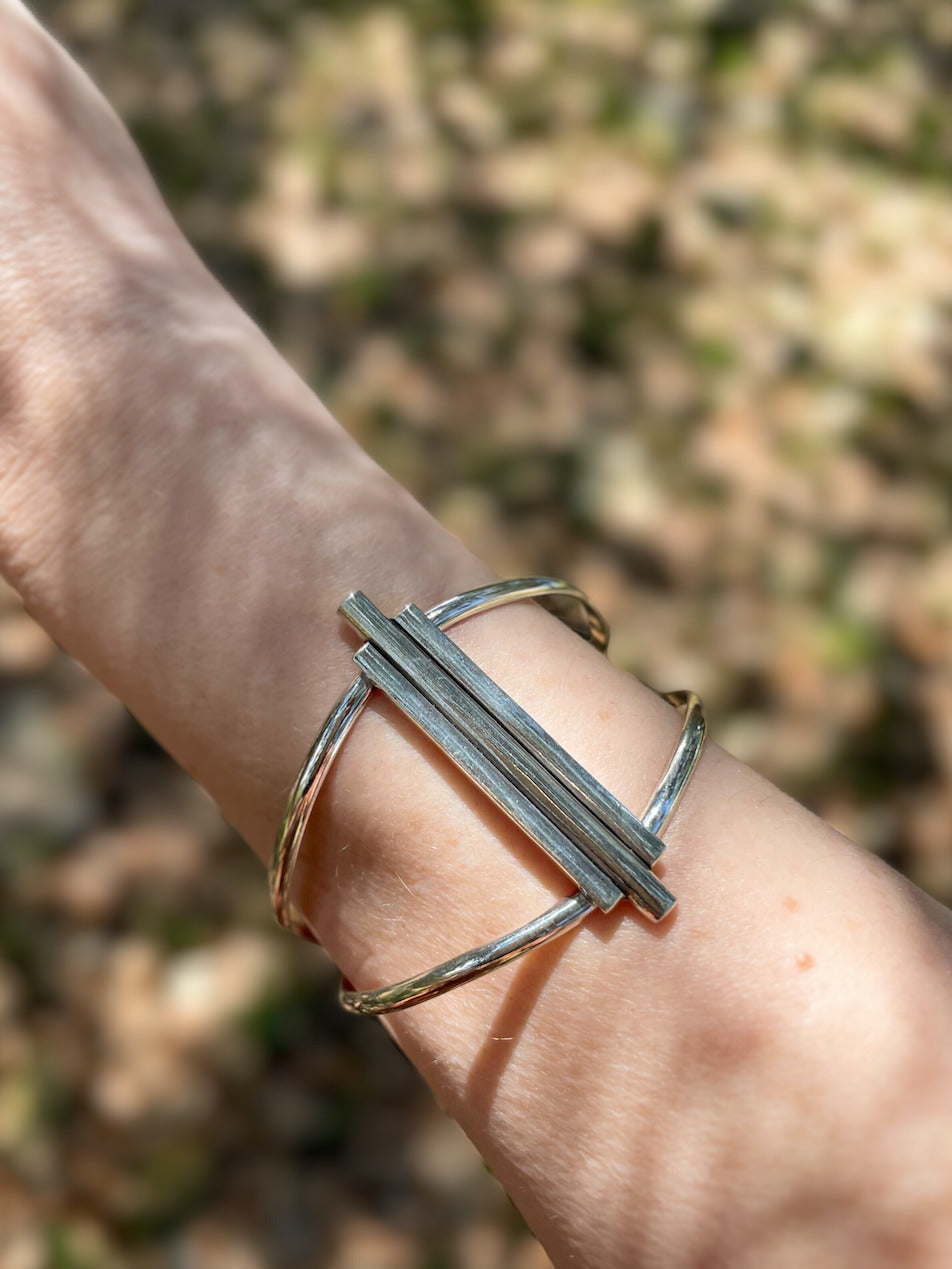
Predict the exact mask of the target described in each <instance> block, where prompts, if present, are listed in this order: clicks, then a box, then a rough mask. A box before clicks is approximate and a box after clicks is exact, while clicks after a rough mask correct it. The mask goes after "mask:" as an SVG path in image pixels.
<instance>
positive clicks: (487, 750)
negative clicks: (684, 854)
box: [341, 592, 674, 920]
mask: <svg viewBox="0 0 952 1269" xmlns="http://www.w3.org/2000/svg"><path fill="white" fill-rule="evenodd" d="M341 611H342V613H343V614H344V615H345V616H346V617H347V619H348V620H349V621H351V622H352V623H353V624H354V625H355V627H356V628H357V629H358V630H359V631H360V633H361V634H362V635H363V636H364V638H366V639H368V640H369V641H370V642H371V643H373V644H374V645H375V646H376V647H377V648H379V650H380V651H381V652H383V653H384V654H385V655H386V656H387V657H389V659H390V660H391V661H392V662H393V663H394V664H395V665H396V666H397V667H398V668H399V669H400V670H401V671H403V673H404V674H405V675H407V676H408V677H409V678H410V679H411V680H412V681H413V682H415V684H416V685H417V687H419V688H420V689H421V690H422V691H423V693H424V694H425V695H426V696H427V697H428V698H429V699H430V700H431V701H432V703H433V704H434V705H436V707H437V708H438V709H439V710H440V711H441V712H442V713H443V714H444V716H445V717H446V718H447V719H448V720H449V721H450V722H451V723H453V724H454V725H455V726H456V727H458V728H459V730H460V731H461V732H462V733H463V734H464V735H465V736H466V737H467V738H468V739H469V740H471V741H472V742H473V743H474V744H475V745H476V746H477V747H478V748H479V749H480V750H481V751H482V752H483V753H484V754H485V755H486V756H487V757H489V758H490V759H492V760H493V761H494V762H495V763H496V765H497V767H499V768H500V770H501V771H502V772H503V773H504V774H505V775H507V776H508V777H509V779H510V780H512V782H513V783H514V784H515V785H516V786H517V787H518V788H519V789H520V790H521V791H522V792H523V793H524V794H525V795H526V796H527V797H529V798H530V799H531V800H532V801H533V802H534V803H535V805H536V806H537V807H538V808H539V809H540V810H541V811H543V812H544V813H545V814H546V815H547V816H548V818H549V819H550V820H552V821H553V822H554V823H555V824H556V826H557V827H558V828H560V829H561V830H562V832H563V833H565V835H566V836H567V837H568V838H569V839H570V840H571V841H572V842H573V843H574V844H575V845H576V846H577V847H578V848H579V849H580V850H581V851H582V852H583V853H584V854H585V855H586V856H587V857H588V858H589V859H590V860H591V861H592V862H593V863H594V864H595V865H596V866H597V867H598V868H600V869H601V870H602V872H604V873H606V874H607V875H608V877H610V878H611V880H612V881H614V882H615V883H616V885H617V886H619V887H620V888H621V890H622V891H624V893H625V894H627V895H628V896H629V897H630V898H631V899H632V900H633V901H634V902H635V903H636V904H637V905H638V906H639V907H640V908H642V910H643V911H645V912H646V913H647V914H648V915H649V916H651V917H653V918H654V919H655V920H659V919H660V918H661V917H663V916H665V915H666V914H667V913H668V912H669V911H670V910H671V908H672V907H673V906H674V896H673V895H672V894H671V892H670V891H669V890H667V889H666V887H665V886H663V885H662V883H661V882H660V881H659V880H658V878H657V877H655V876H654V874H653V873H652V872H651V871H650V869H649V868H647V867H646V866H645V865H644V864H643V863H642V862H641V861H640V860H639V859H637V858H636V857H635V856H634V855H633V854H632V853H631V851H630V850H628V849H627V847H626V846H625V845H624V843H622V842H619V841H618V839H617V838H616V837H615V836H614V834H613V833H612V832H611V830H610V829H608V828H607V827H606V826H605V825H604V824H603V823H602V822H601V821H600V820H599V819H597V818H596V817H595V815H594V814H593V813H592V812H591V811H589V810H588V808H587V807H586V806H585V805H584V804H583V803H581V802H580V801H579V800H578V799H577V798H575V797H574V796H573V794H572V793H571V792H570V791H569V790H568V789H567V788H566V787H565V786H564V785H563V784H561V783H560V782H559V781H558V780H557V779H556V778H555V776H553V775H552V773H551V772H550V771H548V770H547V769H546V768H545V767H544V766H543V765H542V764H541V763H540V762H539V760H538V759H537V758H536V757H535V756H534V754H532V753H531V752H530V751H529V750H527V749H526V748H525V747H524V746H523V745H522V744H521V743H520V742H519V741H518V740H517V739H515V737H513V736H512V735H511V734H510V733H509V732H507V731H506V730H505V728H504V727H502V726H501V724H500V723H499V721H498V720H497V719H496V718H495V717H494V716H493V715H492V713H491V712H489V711H488V710H487V709H486V707H485V706H484V705H483V704H482V703H481V702H479V701H477V700H475V699H474V698H473V697H472V696H471V695H470V694H469V693H468V692H467V691H465V689H463V688H462V687H460V686H459V685H458V684H457V683H456V682H455V681H454V680H453V679H452V678H450V677H449V676H448V675H447V674H446V673H444V671H443V670H441V669H440V668H439V667H438V666H437V665H436V664H435V663H434V662H433V661H432V659H431V658H430V657H429V656H428V655H427V653H426V652H425V651H424V650H423V649H422V648H421V647H419V645H418V644H417V643H415V642H414V641H413V640H412V639H411V638H409V636H408V635H407V634H406V633H405V632H404V631H403V630H401V629H400V628H399V627H398V626H397V625H396V624H395V623H394V622H392V621H388V620H387V618H386V617H384V616H383V614H382V613H381V612H379V610H378V609H377V608H376V607H375V606H374V605H373V604H372V603H371V602H370V600H369V599H367V597H366V596H365V595H362V594H360V593H359V592H358V593H357V594H355V595H352V596H350V597H349V598H348V599H347V600H346V601H345V603H344V604H343V605H342V606H341ZM573 875H574V873H573Z"/></svg>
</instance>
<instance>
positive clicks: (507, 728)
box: [270, 577, 705, 1014]
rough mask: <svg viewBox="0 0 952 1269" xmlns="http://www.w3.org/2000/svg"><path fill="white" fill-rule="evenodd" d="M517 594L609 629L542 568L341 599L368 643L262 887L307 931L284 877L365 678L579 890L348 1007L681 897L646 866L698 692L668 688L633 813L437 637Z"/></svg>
mask: <svg viewBox="0 0 952 1269" xmlns="http://www.w3.org/2000/svg"><path fill="white" fill-rule="evenodd" d="M520 599H537V600H540V601H542V602H546V603H548V602H549V601H556V602H557V603H558V611H557V615H558V616H560V617H561V618H562V620H564V621H566V622H567V624H569V625H570V626H571V627H572V628H573V629H574V630H576V631H577V633H579V634H580V635H582V636H583V637H584V638H586V639H587V640H588V641H589V642H590V643H593V644H594V645H595V646H596V647H597V648H599V649H600V650H601V651H604V650H605V649H606V648H607V646H608V627H607V626H606V624H605V621H604V619H603V618H602V616H601V614H600V613H599V612H598V611H597V609H596V608H594V607H593V605H592V604H591V602H590V601H589V599H588V598H587V597H586V596H585V595H584V594H583V593H582V591H580V590H578V589H577V588H576V587H574V586H571V585H570V584H569V583H567V582H563V581H558V580H556V579H555V578H549V577H530V578H517V579H515V580H513V581H507V582H495V583H493V584H492V585H489V586H481V587H479V588H478V589H476V590H470V591H466V592H465V593H464V594H462V595H456V596H454V597H453V598H452V599H447V600H444V602H443V603H440V604H437V605H436V606H435V607H433V608H431V609H430V610H429V611H428V612H426V613H424V612H422V611H421V610H420V609H419V608H417V607H416V606H415V605H413V604H410V605H409V606H408V607H406V608H404V609H403V611H402V612H400V613H399V614H398V615H397V616H396V617H395V618H392V619H388V618H387V617H385V616H384V615H383V614H382V613H381V612H379V611H378V609H377V608H375V607H374V605H373V604H372V603H371V602H370V600H369V599H367V597H366V596H365V595H363V594H362V593H361V592H360V591H356V592H355V593H354V594H352V595H350V596H348V598H347V599H346V600H345V601H344V602H343V604H341V607H340V612H341V613H342V615H343V616H344V617H346V618H347V620H348V621H349V622H350V623H351V625H352V626H354V628H355V629H356V630H357V631H358V632H359V633H360V634H361V635H362V636H363V638H364V639H365V640H366V642H365V643H364V644H363V645H362V646H361V647H360V648H359V649H358V651H357V652H356V653H355V655H354V660H355V662H356V663H357V665H358V666H359V668H360V674H359V676H358V677H357V678H356V679H355V680H354V682H353V683H352V684H351V686H350V687H349V688H348V689H347V691H346V692H345V693H344V695H343V696H342V697H341V698H340V700H339V701H338V702H337V704H336V705H335V707H334V708H333V710H331V713H330V715H329V716H328V718H327V721H326V722H325V723H324V726H323V727H322V728H321V731H320V733H319V735H318V737H317V740H316V741H315V742H314V745H313V747H312V749H311V751H310V753H309V754H308V756H307V760H306V761H305V763H304V766H303V767H302V769H301V773H300V775H299V776H298V778H297V781H296V782H295V785H294V788H293V790H292V792H291V796H290V798H289V800H288V804H287V809H286V811H285V814H284V819H283V821H282V823H281V828H280V830H279V832H278V837H277V841H276V843H275V849H274V856H273V860H272V864H271V873H270V889H271V901H272V903H273V905H274V912H275V916H276V917H277V919H278V921H279V922H280V923H281V925H283V926H285V927H286V928H287V929H289V930H291V931H293V932H294V933H296V934H301V935H303V936H304V937H307V938H311V939H313V935H312V934H311V932H310V929H309V927H308V925H307V922H306V920H305V919H304V918H303V916H302V914H301V913H300V912H299V911H298V909H297V908H296V907H295V906H294V905H293V904H292V903H291V901H290V898H289V890H290V882H291V876H292V874H293V871H294V867H295V864H296V862H297V857H298V853H299V851H300V848H301V842H302V840H303V838H304V834H305V831H306V829H307V824H308V820H309V818H310V815H311V812H312V810H313V809H314V804H315V802H316V800H317V796H318V793H319V792H320V788H321V785H322V783H323V781H324V779H325V777H326V775H327V772H328V770H329V768H330V765H331V763H332V762H333V760H334V758H335V756H336V754H337V752H338V750H339V749H340V747H341V745H342V744H343V742H344V740H345V739H346V737H347V735H348V733H349V732H350V729H351V728H352V727H353V725H354V723H355V722H356V721H357V718H358V717H359V715H360V713H361V711H362V710H363V708H364V706H365V705H366V704H367V701H368V699H369V698H370V694H371V692H372V691H373V690H374V688H377V689H379V690H380V691H382V692H384V693H385V695H387V696H388V697H389V698H390V700H392V701H393V703H394V704H395V705H396V706H397V707H398V708H399V709H400V710H401V711H402V712H403V713H404V714H405V715H406V716H407V717H408V718H409V719H410V720H411V721H412V722H413V723H415V724H416V725H417V726H418V727H419V728H420V729H421V730H422V731H423V732H425V733H426V735H427V736H429V737H430V739H431V740H432V741H433V742H434V743H435V744H436V745H438V746H439V748H440V749H442V750H443V752H444V753H445V754H447V756H448V757H449V758H451V759H452V761H453V762H454V763H455V764H456V765H457V766H458V767H459V768H460V769H461V770H462V771H463V772H464V773H465V774H466V775H467V776H469V778H470V779H471V780H472V781H473V782H474V783H475V784H476V785H478V786H479V788H480V789H482V790H483V792H484V793H485V794H486V795H487V796H488V797H489V798H490V799H491V800H492V801H493V802H494V803H495V804H496V806H498V807H499V808H500V809H501V810H502V811H504V812H505V813H506V815H508V816H509V818H510V819H511V820H513V821H514V823H516V824H517V825H518V826H519V827H520V828H521V829H522V830H523V831H524V832H525V833H526V834H527V836H529V837H530V838H531V839H532V840H533V841H534V842H535V843H536V844H537V845H538V846H540V847H541V848H542V849H543V850H544V851H545V852H546V854H548V855H549V856H550V858H552V859H553V860H554V861H555V863H557V864H558V865H559V867H560V868H561V869H562V870H563V871H564V872H565V873H567V874H568V876H569V877H571V878H572V880H573V881H574V882H575V884H576V885H577V887H578V889H577V891H576V893H575V894H574V895H572V896H571V897H570V898H568V899H563V900H561V901H560V902H559V903H557V904H556V905H555V906H554V907H552V908H550V909H549V910H548V911H547V912H544V913H543V914H542V915H541V916H538V917H536V918H535V920H533V921H530V922H529V923H528V924H526V925H523V926H521V927H520V928H519V929H518V930H514V931H513V932H512V933H511V934H506V935H504V936H503V937H501V938H496V939H492V940H491V941H490V942H488V943H484V944H483V945H482V946H480V947H476V948H473V949H472V950H471V951H469V952H463V953H462V954H461V955H459V956H454V957H453V958H452V959H451V960H448V961H445V962H444V963H443V964H441V965H437V966H436V968H434V969H430V970H427V971H426V972H424V973H422V974H417V975H415V976H414V977H413V978H408V979H405V980H404V981H403V982H400V983H395V984H394V985H393V986H390V987H381V988H377V989H376V990H373V991H350V990H345V989H343V988H342V989H341V1002H342V1004H343V1005H344V1007H345V1008H346V1009H349V1010H351V1011H352V1012H354V1013H363V1014H382V1013H392V1012H394V1011H396V1010H398V1009H406V1008H407V1007H408V1006H410V1005H415V1004H419V1003H420V1002H421V1001H423V1000H430V999H432V998H433V997H434V996H439V995H442V993H443V992H445V991H449V990H450V989H451V988H453V987H458V986H460V985H461V984H463V983H466V982H469V981H470V979H473V978H477V977H479V975H481V974H485V973H487V972H488V971H489V970H491V969H496V968H498V967H499V966H500V965H505V964H507V963H508V962H509V961H512V960H515V959H516V958H517V957H519V956H523V955H524V954H525V953H526V952H529V951H531V950H532V949H533V948H536V947H541V946H542V944H543V943H548V942H549V941H550V940H552V939H554V938H557V937H558V936H559V935H560V934H564V933H565V932H566V931H567V930H570V929H572V927H573V926H575V925H577V924H578V923H579V922H580V921H581V920H582V919H583V918H584V917H586V916H587V915H588V914H589V913H590V912H592V911H594V910H595V909H596V908H598V909H600V910H601V911H603V912H608V911H610V910H611V909H612V908H613V907H614V906H615V904H616V903H618V902H619V900H621V899H623V898H627V899H630V900H631V902H632V903H633V904H634V905H635V906H636V907H637V908H638V909H639V911H641V912H642V913H644V914H645V915H646V916H648V917H649V918H650V919H651V920H653V921H660V920H662V919H663V918H664V917H665V916H667V915H668V913H669V912H670V911H671V910H672V909H673V907H674V905H675V903H676V900H675V897H674V895H673V894H671V892H670V891H669V890H668V889H666V887H665V886H664V885H662V883H661V882H660V881H659V879H658V878H657V877H656V876H655V874H654V873H653V872H652V871H651V868H652V865H653V864H654V862H655V861H656V860H657V859H658V857H659V856H660V854H661V852H662V850H663V849H664V843H663V842H662V841H661V840H660V838H659V836H658V834H659V833H660V832H661V831H662V830H663V829H664V827H665V825H666V824H667V822H668V820H669V819H670V817H671V815H672V813H673V812H674V809H675V807H676V806H677V804H678V800H679V798H680V797H681V794H682V793H683V791H684V788H685V786H686V785H687V782H688V780H689V779H690V778H691V775H692V773H693V771H694V768H695V766H696V765H697V761H698V757H699V756H700V752H701V746H702V744H703V742H704V731H705V724H704V710H703V708H702V706H701V702H700V700H699V699H698V698H697V696H695V695H694V693H693V692H669V693H667V694H666V697H665V699H666V700H668V701H670V702H671V703H672V704H673V705H677V706H678V707H679V708H681V709H682V710H683V713H684V724H683V726H682V729H681V735H680V738H679V740H678V743H677V745H676V747H675V750H674V753H673V755H672V757H671V760H670V762H669V763H668V766H667V769H666V770H665V772H664V775H663V776H662V778H661V781H660V783H659V784H658V786H657V788H656V789H655V791H654V793H653V795H652V797H651V800H650V802H649V803H648V807H647V809H646V811H645V813H644V815H643V817H642V818H641V819H638V818H637V817H636V816H634V815H633V814H632V813H631V811H629V810H628V809H627V808H626V807H625V806H623V805H622V804H621V802H619V801H618V799H617V798H615V797H613V796H612V794H611V793H609V792H608V790H607V789H605V788H604V787H603V786H602V785H601V784H600V783H599V782H598V781H597V780H596V779H595V778H594V777H593V776H592V775H590V774H589V772H588V771H586V770H585V769H584V767H582V766H580V764H579V763H577V762H576V761H575V759H574V758H572V757H571V756H570V755H569V754H567V753H566V752H565V750H564V749H563V748H562V747H561V746H560V745H559V744H557V742H556V741H555V740H553V739H552V737H551V736H550V735H549V734H548V733H547V732H545V731H544V730H543V729H542V728H541V727H540V726H539V724H538V723H537V722H536V721H535V720H534V719H533V718H531V717H530V716H529V715H528V714H527V713H526V712H525V711H524V710H523V709H522V708H521V707H520V706H519V705H517V704H516V702H515V701H514V700H513V699H512V698H511V697H510V696H508V695H507V694H506V693H505V692H503V690H502V689H501V688H500V687H499V686H498V684H496V683H494V682H493V680H492V679H491V678H489V676H488V675H486V674H485V673H484V672H483V671H482V670H481V669H480V668H479V666H477V665H476V664H475V662H473V661H472V660H470V658H469V657H468V656H466V654H465V653H464V652H462V651H461V649H460V648H459V647H457V645H456V644H455V643H453V641H452V640H451V639H449V638H448V637H447V636H446V635H445V634H444V633H443V631H444V630H445V629H447V628H448V627H450V626H452V625H455V624H456V622H458V621H462V620H463V619H464V618H465V617H472V616H475V615H476V614H477V613H482V612H487V611H488V610H489V609H492V608H498V607H500V606H501V605H503V604H509V603H514V602H515V601H516V600H520ZM559 601H561V602H559ZM566 605H567V606H566ZM569 610H570V611H569Z"/></svg>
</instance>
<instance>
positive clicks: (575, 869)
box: [354, 644, 622, 911]
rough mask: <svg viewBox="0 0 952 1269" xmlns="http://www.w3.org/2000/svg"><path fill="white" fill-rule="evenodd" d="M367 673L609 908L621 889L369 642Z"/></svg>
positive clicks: (364, 654)
mask: <svg viewBox="0 0 952 1269" xmlns="http://www.w3.org/2000/svg"><path fill="white" fill-rule="evenodd" d="M354 660H355V661H356V662H357V664H358V665H359V666H360V668H361V670H362V671H363V672H364V675H365V676H366V677H367V678H368V679H369V680H370V681H371V683H373V684H374V685H375V686H376V687H379V688H380V689H381V690H382V691H383V692H385V693H386V694H387V696H389V697H390V699H391V700H392V701H393V703H394V704H395V705H396V706H397V707H398V708H399V709H400V710H402V712H403V713H404V714H406V716H407V717H408V718H409V719H410V720H411V721H412V722H414V723H416V725H417V726H418V727H419V728H420V729H421V731H423V732H425V733H426V734H427V735H428V736H429V737H430V739H431V740H432V741H434V743H435V744H437V745H439V747H440V748H441V749H442V750H443V752H444V753H445V754H446V755H447V757H449V758H451V759H452V761H453V762H455V763H456V765H457V766H458V767H459V768H460V770H461V771H463V772H464V773H465V774H466V775H468V776H469V778H470V779H471V780H472V781H473V783H474V784H477V785H478V786H479V787H480V788H481V789H482V790H483V792H484V793H485V794H486V795H487V797H489V798H490V799H491V800H492V801H493V802H495V804H496V806H498V807H499V809H500V810H501V811H504V812H505V814H506V815H508V816H509V818H510V819H511V820H513V821H514V822H515V823H516V824H518V825H519V827H520V828H521V829H522V830H523V832H524V833H526V834H527V835H528V836H529V837H531V839H532V840H533V841H534V842H535V843H536V845H538V846H541V847H542V849H543V850H544V851H545V852H546V854H547V855H549V856H550V858H552V859H553V860H554V861H555V863H557V864H558V865H559V867H560V868H561V869H562V870H563V871H564V872H566V873H567V874H568V875H569V876H570V877H572V878H573V880H574V881H575V882H576V883H577V885H578V887H579V889H580V890H581V891H582V892H583V893H584V894H585V895H586V896H587V897H588V898H589V899H591V900H592V902H593V903H595V904H596V905H597V906H598V907H599V908H602V909H603V910H605V911H607V910H608V909H610V908H612V907H613V906H614V905H615V904H616V903H617V902H618V900H619V899H620V898H621V897H622V892H621V891H620V890H619V889H618V887H617V886H615V884H614V883H613V882H612V881H610V880H609V878H608V877H606V876H605V874H604V873H603V872H602V871H601V869H600V868H597V867H596V866H595V864H593V863H592V862H591V860H590V859H588V858H587V857H586V856H585V855H584V854H582V852H581V851H580V850H579V849H578V847H576V846H575V844H574V843H573V842H570V841H569V839H568V838H567V837H566V836H565V834H564V833H563V832H561V830H559V829H558V828H556V826H555V825H554V824H553V823H552V822H551V820H549V819H548V818H547V817H546V816H545V815H543V813H542V812H541V811H540V810H539V808H538V807H537V806H536V805H535V804H534V803H533V802H531V801H530V800H529V798H527V797H526V796H525V794H523V793H522V792H521V791H520V790H519V789H517V788H516V787H515V786H514V785H513V784H512V783H511V782H510V781H509V780H508V779H507V778H506V776H504V775H503V774H502V772H501V771H500V770H499V769H498V767H496V765H495V763H493V762H492V761H490V760H489V759H488V758H487V757H486V756H485V754H483V753H481V752H480V750H479V749H477V748H476V746H475V745H474V744H473V743H472V742H471V741H470V740H468V739H467V738H466V737H465V736H464V735H463V734H462V733H461V732H460V731H459V730H458V729H457V728H456V727H454V726H453V724H452V723H450V722H449V721H448V719H446V718H445V717H444V716H443V714H441V713H440V711H439V710H438V709H437V708H436V706H435V705H434V704H433V703H432V702H431V701H428V700H427V699H426V697H425V696H424V695H423V693H422V692H421V691H419V689H418V688H416V687H415V686H414V685H413V684H412V683H411V682H410V681H409V679H407V678H406V676H405V675H404V674H403V673H402V672H401V671H400V670H398V669H397V667H396V666H395V665H394V664H393V663H392V662H391V661H389V660H388V659H387V658H386V657H385V656H384V655H383V653H382V652H379V651H378V650H377V649H376V648H374V647H372V646H371V645H370V644H364V646H363V647H361V648H358V650H357V652H356V653H355V654H354Z"/></svg>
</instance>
